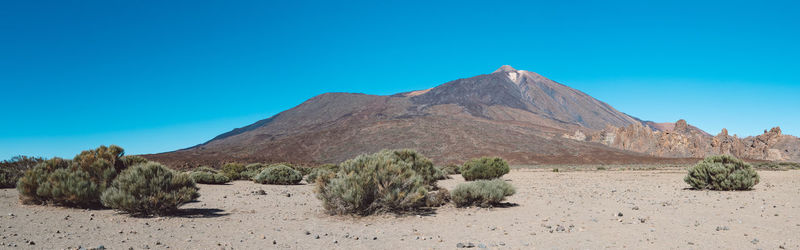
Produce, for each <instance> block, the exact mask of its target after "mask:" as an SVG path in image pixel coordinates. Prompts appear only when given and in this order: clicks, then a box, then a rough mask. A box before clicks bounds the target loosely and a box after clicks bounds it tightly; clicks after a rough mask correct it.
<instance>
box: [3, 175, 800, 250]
mask: <svg viewBox="0 0 800 250" xmlns="http://www.w3.org/2000/svg"><path fill="white" fill-rule="evenodd" d="M684 174H685V172H684V170H682V169H675V168H672V169H660V170H647V171H619V170H613V171H573V172H560V173H554V172H550V170H531V169H515V170H513V171H512V172H511V173H510V174H508V175H506V176H504V179H506V180H508V181H510V182H511V183H513V184H514V185H515V186H516V187H517V194H516V195H514V196H512V197H509V199H508V202H509V203H508V204H507V205H506V206H504V207H497V208H491V209H479V208H455V207H453V206H452V205H449V206H445V207H442V208H439V209H436V210H433V211H430V212H429V213H421V214H417V215H406V216H395V215H379V216H370V217H363V218H360V217H350V216H329V215H326V214H325V213H324V211H323V210H322V206H321V204H320V202H319V201H318V200H317V199H316V198H314V194H313V192H312V190H313V186H312V185H296V186H270V185H260V184H255V183H251V182H245V181H237V182H235V183H233V184H232V185H220V186H212V185H201V190H200V192H201V195H202V196H201V197H200V199H199V202H195V203H190V204H187V205H185V206H183V210H182V214H180V215H178V216H173V217H156V218H133V217H130V216H128V215H125V214H120V213H117V212H115V211H112V210H83V209H71V208H61V207H52V206H29V205H22V204H20V203H19V202H18V197H17V191H16V190H14V189H4V190H0V227H1V229H0V243H2V247H0V248H4V247H9V246H16V247H17V248H31V249H61V248H76V247H78V246H83V247H97V246H100V245H103V246H105V247H107V248H112V249H128V248H131V247H132V248H134V249H143V248H150V249H166V248H170V249H213V248H217V249H218V248H227V249H230V248H237V249H259V248H299V249H319V248H342V249H351V248H355V249H376V248H377V249H385V248H389V247H392V248H400V249H409V248H410V249H421V248H436V249H451V248H455V247H456V246H457V244H458V243H463V244H465V245H467V244H469V243H472V244H474V245H475V246H476V247H479V246H482V245H485V246H486V247H490V248H511V249H519V248H548V249H549V248H567V249H571V248H591V249H596V248H635V249H637V248H639V249H640V248H644V247H655V248H659V249H666V248H670V249H709V248H716V249H758V248H763V249H774V248H779V247H784V248H786V249H800V237H798V236H799V235H800V171H783V172H771V171H760V172H759V174H761V178H762V182H761V183H760V184H759V185H757V186H756V188H755V190H753V191H747V192H713V191H694V190H687V189H685V188H686V187H687V185H686V184H684V183H683V181H682V178H683V176H684ZM462 181H463V180H462V179H461V178H460V177H458V176H454V179H451V180H445V181H442V182H440V185H441V186H443V187H446V188H448V189H450V188H452V187H454V186H455V185H456V184H457V183H460V182H462ZM262 189H263V190H264V191H266V195H259V194H253V193H251V192H253V191H258V190H262ZM31 241H32V242H33V243H31Z"/></svg>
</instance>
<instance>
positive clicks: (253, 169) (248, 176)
mask: <svg viewBox="0 0 800 250" xmlns="http://www.w3.org/2000/svg"><path fill="white" fill-rule="evenodd" d="M267 167H268V166H267V165H265V164H262V163H253V164H248V165H247V166H245V168H244V171H242V172H241V173H239V179H240V180H248V181H250V180H253V177H256V175H258V174H259V173H261V171H264V169H266V168H267Z"/></svg>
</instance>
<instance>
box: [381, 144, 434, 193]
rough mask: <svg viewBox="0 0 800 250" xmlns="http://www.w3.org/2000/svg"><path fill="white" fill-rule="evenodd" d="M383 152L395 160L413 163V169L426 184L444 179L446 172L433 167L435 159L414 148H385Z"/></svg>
mask: <svg viewBox="0 0 800 250" xmlns="http://www.w3.org/2000/svg"><path fill="white" fill-rule="evenodd" d="M381 153H383V154H389V156H391V157H392V158H393V160H395V161H403V162H406V163H408V164H410V165H411V169H412V170H414V171H415V172H417V174H418V175H420V177H422V181H423V182H424V183H425V184H426V185H433V184H435V183H436V181H437V180H441V179H444V177H443V176H444V174H442V172H441V171H439V170H438V169H436V168H435V167H433V161H431V159H428V157H425V156H423V155H422V154H419V153H417V151H414V150H412V149H398V150H383V151H381Z"/></svg>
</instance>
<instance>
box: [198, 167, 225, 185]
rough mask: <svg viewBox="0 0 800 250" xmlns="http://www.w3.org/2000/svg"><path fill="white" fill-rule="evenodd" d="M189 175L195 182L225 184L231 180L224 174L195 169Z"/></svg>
mask: <svg viewBox="0 0 800 250" xmlns="http://www.w3.org/2000/svg"><path fill="white" fill-rule="evenodd" d="M189 177H191V178H192V180H193V181H194V182H195V183H199V184H225V183H228V182H231V179H230V178H228V176H225V175H224V174H217V173H214V172H207V171H197V170H195V171H194V172H191V173H190V174H189Z"/></svg>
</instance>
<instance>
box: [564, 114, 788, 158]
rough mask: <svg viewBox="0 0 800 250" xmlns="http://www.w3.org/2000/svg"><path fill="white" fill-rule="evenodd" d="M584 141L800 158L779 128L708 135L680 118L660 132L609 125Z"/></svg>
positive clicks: (679, 153)
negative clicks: (750, 133)
mask: <svg viewBox="0 0 800 250" xmlns="http://www.w3.org/2000/svg"><path fill="white" fill-rule="evenodd" d="M576 137H577V136H566V135H565V138H572V139H579V138H576ZM585 140H586V141H591V142H597V143H601V144H604V145H607V146H610V147H614V148H618V149H623V150H629V151H634V152H639V153H645V154H650V155H653V156H658V157H693V158H702V157H706V156H709V155H717V154H729V155H733V156H736V157H740V158H745V159H751V160H767V161H794V162H798V161H800V152H799V151H800V139H798V138H797V137H794V136H790V135H783V134H782V133H781V129H780V127H774V128H772V129H770V130H764V134H761V135H758V136H751V137H747V138H738V137H736V136H730V135H728V130H727V129H724V128H723V129H722V131H721V132H720V133H719V134H717V135H716V136H711V135H708V134H707V133H705V132H704V131H702V130H699V129H696V128H694V127H693V126H691V125H689V124H688V123H687V122H686V121H685V120H683V119H681V120H679V121H677V122H676V123H675V125H674V128H672V129H669V130H663V131H662V130H659V129H653V128H651V127H647V126H644V125H642V124H633V125H630V126H627V127H613V126H609V127H607V128H605V129H603V130H602V131H597V132H594V133H591V134H589V135H587V136H586V137H585Z"/></svg>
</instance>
